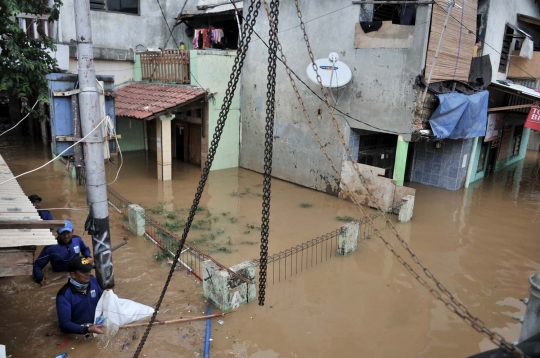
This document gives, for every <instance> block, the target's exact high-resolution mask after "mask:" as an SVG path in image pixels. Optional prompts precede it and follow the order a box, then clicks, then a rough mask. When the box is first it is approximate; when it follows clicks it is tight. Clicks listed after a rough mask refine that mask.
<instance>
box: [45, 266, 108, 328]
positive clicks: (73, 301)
mask: <svg viewBox="0 0 540 358" xmlns="http://www.w3.org/2000/svg"><path fill="white" fill-rule="evenodd" d="M93 268H94V266H93V265H92V264H91V263H90V261H89V260H88V259H86V258H84V257H82V256H76V257H74V258H72V259H71V260H69V262H68V270H69V275H70V276H71V277H70V279H69V281H68V283H66V284H65V285H64V286H63V287H62V288H61V289H60V291H58V294H57V295H56V313H57V315H58V324H59V325H60V329H61V330H62V332H64V333H74V334H87V333H98V334H102V333H103V331H102V330H101V325H93V323H94V315H95V313H96V307H97V304H98V302H99V299H100V298H101V295H102V294H103V290H102V289H101V287H99V285H98V283H97V280H96V278H95V277H94V276H92V275H91V274H90V271H92V269H93Z"/></svg>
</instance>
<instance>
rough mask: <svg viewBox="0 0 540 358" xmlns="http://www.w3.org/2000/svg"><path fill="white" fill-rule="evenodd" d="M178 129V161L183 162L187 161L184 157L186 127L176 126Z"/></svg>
mask: <svg viewBox="0 0 540 358" xmlns="http://www.w3.org/2000/svg"><path fill="white" fill-rule="evenodd" d="M175 128H176V159H177V160H181V161H183V162H185V161H186V158H185V157H184V127H183V126H175Z"/></svg>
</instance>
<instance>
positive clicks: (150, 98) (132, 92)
mask: <svg viewBox="0 0 540 358" xmlns="http://www.w3.org/2000/svg"><path fill="white" fill-rule="evenodd" d="M204 94H205V92H204V91H203V90H202V89H197V88H193V87H189V86H175V85H165V84H155V83H133V84H130V85H127V86H125V87H122V88H119V89H117V90H116V91H114V110H115V115H116V116H121V117H129V118H137V119H143V118H146V117H149V116H151V115H153V114H156V113H160V112H163V111H165V110H167V109H169V108H173V107H176V106H179V105H181V104H183V103H186V102H190V101H192V100H194V99H197V98H198V97H201V98H202V97H204Z"/></svg>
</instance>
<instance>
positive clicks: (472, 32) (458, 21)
mask: <svg viewBox="0 0 540 358" xmlns="http://www.w3.org/2000/svg"><path fill="white" fill-rule="evenodd" d="M435 4H437V6H438V7H440V8H441V9H443V10H445V11H446V8H445V7H443V6H442V5H440V4H439V3H437V2H435ZM462 11H463V10H462ZM450 17H451V18H452V19H454V21H456V22H457V23H458V24H460V26H462V27H463V28H465V29H466V30H467V31H469V33H470V34H475V35H476V31H473V30H471V29H469V28H468V27H467V26H465V24H463V22H461V21H460V20H458V19H456V18H455V17H454V15H452V14H450ZM484 44H486V45H487V46H488V47H490V48H491V49H492V50H493V51H495V52H496V53H497V54H499V55H502V53H500V52H499V51H497V50H496V49H495V48H494V47H493V46H491V45H490V44H488V43H487V42H485V41H484ZM508 61H509V62H510V63H511V64H513V65H514V66H516V67H517V68H519V69H520V70H522V71H523V72H525V73H526V74H528V75H529V76H531V78H535V76H533V75H531V74H530V73H529V72H527V71H525V70H524V69H523V68H521V67H519V66H518V65H517V64H516V63H515V62H513V61H512V60H510V57H509V59H508Z"/></svg>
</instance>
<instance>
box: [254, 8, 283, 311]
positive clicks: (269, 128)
mask: <svg viewBox="0 0 540 358" xmlns="http://www.w3.org/2000/svg"><path fill="white" fill-rule="evenodd" d="M264 3H265V8H266V9H267V14H268V22H269V24H270V30H269V35H270V39H269V43H270V45H269V46H268V75H267V77H266V78H267V80H268V83H267V85H266V90H267V91H266V133H265V135H264V137H265V141H264V144H265V148H264V180H263V202H262V223H261V258H260V260H259V263H260V264H259V306H264V296H265V292H266V264H267V260H268V235H269V230H270V193H271V188H272V154H273V147H274V116H275V109H276V108H275V102H276V66H277V63H276V60H277V53H276V50H277V42H278V41H277V34H276V33H277V25H278V17H279V0H270V10H268V7H267V3H266V0H265V1H264ZM274 29H276V32H274V31H273V30H274Z"/></svg>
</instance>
